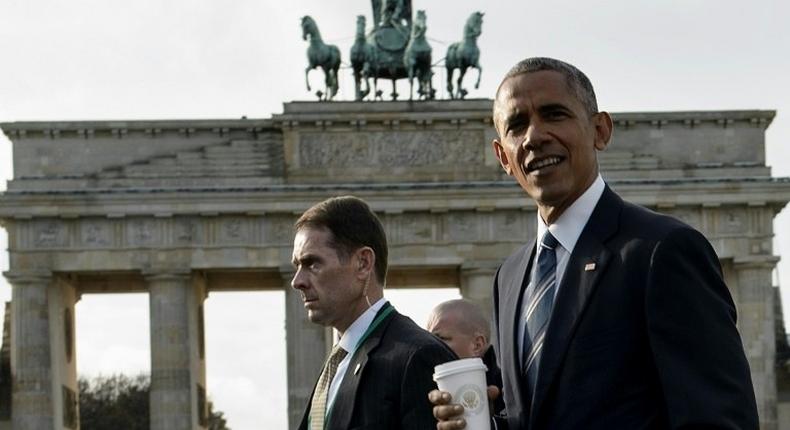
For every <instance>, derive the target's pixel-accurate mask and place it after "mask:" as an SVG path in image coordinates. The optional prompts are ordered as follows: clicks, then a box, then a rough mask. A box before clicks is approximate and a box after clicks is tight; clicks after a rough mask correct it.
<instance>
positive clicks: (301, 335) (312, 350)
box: [280, 269, 328, 430]
mask: <svg viewBox="0 0 790 430" xmlns="http://www.w3.org/2000/svg"><path fill="white" fill-rule="evenodd" d="M280 273H281V275H282V279H283V287H284V288H285V340H286V350H287V355H286V357H287V364H288V428H290V429H291V430H296V428H297V427H298V426H299V423H300V422H301V420H302V415H303V413H304V410H305V406H307V401H308V400H309V399H310V394H311V392H312V390H313V386H314V385H315V382H316V380H317V379H318V374H319V373H320V372H321V367H322V366H323V365H324V360H325V358H326V353H327V344H328V342H327V331H328V330H327V329H325V328H324V327H323V326H320V325H318V324H314V323H312V322H310V321H309V320H308V319H307V310H306V309H305V308H304V302H303V301H302V295H301V293H300V292H299V291H297V290H295V289H293V288H291V280H292V279H293V275H294V273H293V272H292V271H288V270H283V269H281V271H280Z"/></svg>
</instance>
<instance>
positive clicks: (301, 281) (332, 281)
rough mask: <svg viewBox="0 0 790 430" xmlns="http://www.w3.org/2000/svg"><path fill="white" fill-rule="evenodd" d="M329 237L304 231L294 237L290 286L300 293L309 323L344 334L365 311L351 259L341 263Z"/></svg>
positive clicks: (323, 232) (326, 233)
mask: <svg viewBox="0 0 790 430" xmlns="http://www.w3.org/2000/svg"><path fill="white" fill-rule="evenodd" d="M331 238H332V233H331V232H329V231H328V230H326V229H316V228H309V227H305V228H302V229H300V230H299V231H298V232H297V233H296V237H294V250H293V264H294V268H295V269H296V273H295V274H294V278H293V280H292V281H291V286H292V287H293V288H295V289H297V290H299V292H301V293H302V299H303V300H304V307H305V308H306V309H307V317H308V318H309V319H310V321H312V322H314V323H317V324H321V325H324V326H330V327H334V328H335V329H337V330H338V331H340V332H341V333H342V332H345V330H346V329H347V328H348V326H349V325H351V323H352V322H354V320H355V319H356V318H357V317H358V316H359V315H361V314H362V312H364V311H365V309H367V301H366V300H365V295H364V292H363V290H364V285H362V284H361V283H360V282H359V279H358V278H357V276H356V274H357V270H356V267H357V266H356V263H355V258H354V256H350V257H349V258H346V259H345V260H347V261H344V260H343V259H341V258H340V257H339V256H338V253H337V251H336V250H335V249H334V248H332V247H331V246H330V239H331Z"/></svg>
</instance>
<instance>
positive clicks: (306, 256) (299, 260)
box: [291, 254, 320, 266]
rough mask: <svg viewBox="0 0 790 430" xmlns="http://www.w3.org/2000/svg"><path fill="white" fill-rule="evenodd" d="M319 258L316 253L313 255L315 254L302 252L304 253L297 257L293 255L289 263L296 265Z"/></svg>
mask: <svg viewBox="0 0 790 430" xmlns="http://www.w3.org/2000/svg"><path fill="white" fill-rule="evenodd" d="M319 260H320V258H319V257H318V256H317V255H315V254H304V255H302V256H300V257H299V258H297V257H293V259H291V263H293V265H294V266H296V265H298V264H300V263H301V264H305V263H310V262H313V261H319Z"/></svg>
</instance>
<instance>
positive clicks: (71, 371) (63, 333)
mask: <svg viewBox="0 0 790 430" xmlns="http://www.w3.org/2000/svg"><path fill="white" fill-rule="evenodd" d="M77 300H79V296H78V294H77V289H76V286H75V285H74V284H72V283H71V281H70V280H69V279H68V278H66V277H56V278H55V279H54V284H53V285H52V286H51V287H50V289H49V315H50V320H49V328H50V331H49V339H50V345H52V350H51V357H52V390H53V399H55V402H54V413H55V428H58V429H60V428H65V429H77V428H78V426H79V401H78V399H79V396H78V393H79V388H78V387H77V350H76V339H75V314H74V305H75V304H76V303H77Z"/></svg>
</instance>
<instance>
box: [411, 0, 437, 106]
mask: <svg viewBox="0 0 790 430" xmlns="http://www.w3.org/2000/svg"><path fill="white" fill-rule="evenodd" d="M425 21H426V19H425V11H424V10H418V11H417V17H416V18H415V20H414V23H412V27H411V37H410V38H409V44H408V45H406V52H405V53H404V54H403V63H404V64H405V65H406V73H408V78H409V100H411V99H412V96H413V95H414V78H415V77H416V78H417V83H418V84H419V89H418V90H417V94H418V96H419V98H420V99H421V100H433V99H434V98H435V96H436V90H434V89H433V84H432V83H431V80H432V78H433V71H431V45H429V44H428V41H427V40H426V39H425V31H426V30H427V29H428V26H427V25H426V22H425Z"/></svg>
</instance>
